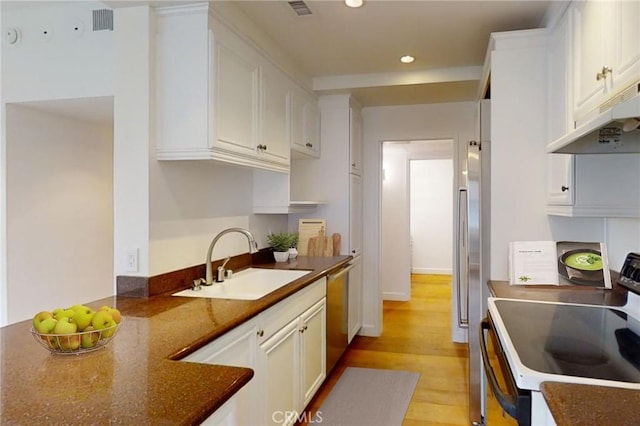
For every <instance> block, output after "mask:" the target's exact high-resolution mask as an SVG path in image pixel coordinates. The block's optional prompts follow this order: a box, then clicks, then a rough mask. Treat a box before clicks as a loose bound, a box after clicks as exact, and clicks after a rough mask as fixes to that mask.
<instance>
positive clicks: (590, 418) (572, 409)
mask: <svg viewBox="0 0 640 426" xmlns="http://www.w3.org/2000/svg"><path fill="white" fill-rule="evenodd" d="M541 389H542V394H543V395H544V399H545V401H547V405H548V406H549V409H550V410H551V413H552V414H553V419H554V420H555V422H556V424H557V425H558V426H587V425H594V426H596V425H597V426H599V425H615V426H636V425H639V424H640V391H637V390H634V389H622V388H612V387H607V386H589V385H578V384H573V383H557V382H545V383H542V385H541Z"/></svg>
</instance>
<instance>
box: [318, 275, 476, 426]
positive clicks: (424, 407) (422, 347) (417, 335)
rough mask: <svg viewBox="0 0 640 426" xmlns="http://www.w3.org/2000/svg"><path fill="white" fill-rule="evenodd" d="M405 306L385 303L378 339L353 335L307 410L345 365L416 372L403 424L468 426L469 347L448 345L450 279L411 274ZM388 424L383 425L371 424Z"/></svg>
mask: <svg viewBox="0 0 640 426" xmlns="http://www.w3.org/2000/svg"><path fill="white" fill-rule="evenodd" d="M411 281H412V282H411V291H412V297H411V301H409V302H392V301H385V302H384V317H383V324H384V326H383V333H382V336H380V337H375V338H373V337H361V336H356V337H355V338H354V340H353V342H352V344H351V346H350V347H349V349H348V350H347V352H346V353H345V354H344V356H343V357H342V359H341V361H340V362H339V363H338V365H336V367H335V369H334V370H333V372H332V373H331V374H330V376H329V377H328V379H327V380H326V382H325V384H324V385H323V387H322V388H321V389H320V391H319V392H318V394H317V395H316V397H315V398H314V400H313V401H311V403H310V405H309V407H307V408H308V410H309V411H311V412H315V411H316V410H317V409H318V407H319V406H320V405H321V404H322V401H323V400H324V399H325V397H326V395H328V393H329V392H330V390H331V388H332V387H333V386H334V384H335V383H336V381H337V380H338V378H339V377H340V375H341V374H342V372H343V371H344V369H345V368H346V367H367V368H385V369H396V370H407V371H415V372H418V373H420V379H419V381H418V385H417V386H416V389H415V392H414V394H413V398H412V399H411V403H410V404H409V409H408V410H407V415H406V417H405V420H404V423H403V425H405V426H412V425H468V424H469V420H468V404H469V402H468V396H467V388H468V380H467V371H468V367H467V360H468V355H467V348H466V345H465V344H456V343H452V342H451V276H450V275H412V277H411ZM371 426H386V425H371Z"/></svg>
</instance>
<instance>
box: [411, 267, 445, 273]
mask: <svg viewBox="0 0 640 426" xmlns="http://www.w3.org/2000/svg"><path fill="white" fill-rule="evenodd" d="M411 273H412V274H425V275H429V274H435V275H451V274H452V270H451V269H446V268H444V269H439V268H411Z"/></svg>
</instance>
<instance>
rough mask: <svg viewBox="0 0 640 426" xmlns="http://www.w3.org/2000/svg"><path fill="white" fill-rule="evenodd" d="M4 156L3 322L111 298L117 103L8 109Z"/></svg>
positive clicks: (43, 104) (104, 100)
mask: <svg viewBox="0 0 640 426" xmlns="http://www.w3.org/2000/svg"><path fill="white" fill-rule="evenodd" d="M103 112H104V114H103ZM5 148H6V158H5V161H6V162H5V171H6V185H5V188H3V190H4V191H5V194H4V196H5V199H6V234H5V235H4V238H5V247H6V251H5V253H6V275H5V276H6V291H5V292H4V294H3V295H2V297H3V298H4V300H3V301H2V302H3V305H4V306H6V307H7V309H6V311H5V313H6V317H5V318H2V320H3V321H5V322H6V323H9V324H10V323H14V322H17V321H21V320H24V319H28V318H30V317H31V316H32V315H33V314H34V313H35V312H38V311H40V310H51V309H54V308H56V307H65V306H70V305H72V304H75V303H86V302H87V301H91V300H97V299H101V298H103V297H108V296H111V295H112V294H113V287H114V268H113V229H114V228H113V221H114V216H113V98H90V99H89V98H87V99H73V100H59V101H42V102H28V103H14V104H7V105H6V147H5Z"/></svg>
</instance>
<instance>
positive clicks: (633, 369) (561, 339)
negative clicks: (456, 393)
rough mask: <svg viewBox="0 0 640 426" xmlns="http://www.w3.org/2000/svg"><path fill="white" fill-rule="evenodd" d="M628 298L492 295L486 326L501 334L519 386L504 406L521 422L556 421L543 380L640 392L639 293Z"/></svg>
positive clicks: (516, 383) (545, 422) (505, 397)
mask: <svg viewBox="0 0 640 426" xmlns="http://www.w3.org/2000/svg"><path fill="white" fill-rule="evenodd" d="M627 300H628V301H627V304H626V305H625V306H622V307H610V306H599V305H583V304H573V303H561V302H543V301H530V300H521V299H517V300H516V299H504V298H489V300H488V310H489V319H488V321H486V322H485V325H484V326H483V329H487V330H493V332H494V333H495V335H496V336H497V339H498V341H499V343H500V346H501V350H502V353H501V354H500V355H501V356H502V355H503V358H505V359H506V364H507V365H508V370H510V373H511V376H512V379H513V380H512V384H513V385H515V388H517V389H515V392H514V394H515V395H513V396H503V400H506V401H507V405H509V404H513V405H512V406H510V407H505V406H504V405H503V408H504V409H505V410H506V411H507V412H508V413H509V414H511V415H512V416H513V417H515V418H516V419H517V420H518V421H519V422H520V424H535V425H553V424H555V423H554V422H553V418H552V416H551V414H550V413H549V410H548V407H547V406H546V403H545V402H544V398H543V397H542V394H541V393H540V385H541V383H542V382H545V381H554V382H567V383H579V384H587V385H599V386H611V387H620V388H629V389H638V390H640V321H639V319H640V296H638V295H637V294H635V293H632V292H629V293H628V299H627ZM485 365H488V364H485ZM492 370H493V369H492ZM490 373H491V374H493V371H490ZM489 379H490V380H489V382H491V377H489ZM490 384H491V383H490ZM492 387H494V385H493V384H492ZM499 392H500V391H499V390H498V391H495V392H494V393H499ZM498 399H500V398H498ZM501 405H502V404H501ZM527 411H529V412H527ZM518 417H520V418H518Z"/></svg>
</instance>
